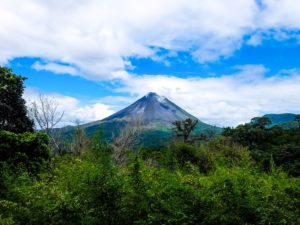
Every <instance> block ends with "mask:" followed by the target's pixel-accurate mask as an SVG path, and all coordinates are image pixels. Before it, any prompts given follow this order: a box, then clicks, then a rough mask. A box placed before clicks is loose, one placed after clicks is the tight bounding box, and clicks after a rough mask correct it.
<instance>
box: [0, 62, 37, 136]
mask: <svg viewBox="0 0 300 225" xmlns="http://www.w3.org/2000/svg"><path fill="white" fill-rule="evenodd" d="M24 80H25V78H24V77H21V76H18V75H15V74H13V73H12V70H11V69H8V68H6V67H0V130H7V131H11V132H16V133H22V132H31V131H33V122H32V121H31V120H30V119H29V118H28V116H27V109H26V106H25V101H24V99H23V98H22V94H23V91H24V86H23V81H24Z"/></svg>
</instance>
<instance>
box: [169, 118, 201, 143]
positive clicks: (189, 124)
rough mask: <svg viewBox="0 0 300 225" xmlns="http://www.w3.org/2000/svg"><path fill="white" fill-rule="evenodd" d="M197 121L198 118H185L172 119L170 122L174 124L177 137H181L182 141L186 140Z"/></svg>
mask: <svg viewBox="0 0 300 225" xmlns="http://www.w3.org/2000/svg"><path fill="white" fill-rule="evenodd" d="M197 123H198V120H193V119H191V118H187V119H185V120H177V121H174V122H173V123H172V124H173V125H174V126H175V129H176V130H175V132H176V135H177V137H183V141H184V142H188V141H189V137H190V134H191V132H192V131H193V130H194V129H195V127H196V125H197Z"/></svg>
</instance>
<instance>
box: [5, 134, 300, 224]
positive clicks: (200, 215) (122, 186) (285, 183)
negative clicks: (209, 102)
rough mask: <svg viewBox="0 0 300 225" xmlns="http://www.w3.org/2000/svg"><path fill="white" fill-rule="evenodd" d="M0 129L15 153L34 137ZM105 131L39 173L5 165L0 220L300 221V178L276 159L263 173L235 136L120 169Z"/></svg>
mask: <svg viewBox="0 0 300 225" xmlns="http://www.w3.org/2000/svg"><path fill="white" fill-rule="evenodd" d="M264 129H265V128H264ZM2 133H3V134H2V136H5V137H6V139H5V143H10V144H11V145H10V146H8V145H7V146H6V145H0V146H6V148H7V149H10V150H11V149H18V148H19V149H21V147H18V145H17V143H22V144H20V146H26V144H24V142H25V143H32V140H34V138H33V137H27V136H26V135H29V134H27V133H24V134H22V135H23V136H22V135H17V134H12V133H9V132H2ZM32 135H36V136H39V135H42V134H30V136H32ZM21 136H22V138H21ZM99 136H101V131H99V134H98V135H97V136H95V137H94V138H93V139H92V140H91V141H89V145H88V146H87V149H86V151H84V152H82V154H80V155H78V154H77V155H72V154H66V155H64V156H62V157H59V156H55V157H54V158H52V160H51V162H50V166H49V167H48V168H49V169H48V170H42V171H40V173H39V174H38V176H36V177H33V176H31V175H30V173H28V172H27V171H26V170H22V171H23V172H22V171H21V172H19V173H17V174H13V173H11V172H10V171H9V170H8V169H5V168H4V169H3V170H2V171H3V176H2V177H3V183H4V184H5V187H6V191H5V192H4V194H3V195H2V196H0V224H9V225H11V224H20V225H23V224H24V225H25V224H45V225H47V224H49V225H50V224H51V225H60V224H64V225H77V224H82V225H90V224H95V225H97V224H99V225H100V224H101V225H110V224H116V225H118V224H120V225H121V224H122V225H131V224H170V225H171V224H172V225H173V224H175V225H176V224H178V225H179V224H180V225H181V224H185V225H189V224H191V225H192V224H202V225H216V224H222V225H223V224H224V225H234V224H237V225H240V224H241V225H249V224H258V225H265V224H274V225H275V224H276V225H277V224H279V225H284V224H289V225H290V224H291V225H296V224H299V223H300V220H299V218H298V217H299V214H300V208H299V205H300V179H299V178H295V177H289V176H287V174H286V173H285V172H282V171H281V169H280V168H278V167H277V166H276V165H274V163H272V160H271V165H270V168H271V169H270V170H269V171H268V172H265V171H263V170H261V169H260V167H258V166H257V165H256V164H255V163H254V162H253V160H252V158H251V156H250V152H249V150H248V149H247V148H246V147H241V146H239V145H237V144H235V143H234V142H232V140H231V138H226V137H219V138H216V139H214V140H211V141H209V142H206V143H201V144H199V143H198V144H197V145H196V144H187V143H173V144H172V145H170V146H169V147H168V148H166V149H161V150H160V151H152V152H151V151H147V150H141V151H132V152H130V153H129V155H128V160H127V164H124V165H122V166H118V165H116V164H114V161H113V160H112V156H111V154H112V152H111V149H110V148H109V145H106V144H104V143H101V142H99ZM0 137H1V136H0ZM289 138H290V141H291V142H292V140H294V141H296V139H297V138H296V137H291V136H290V137H289ZM19 139H20V140H22V141H20V140H19ZM25 139H26V140H28V141H24V140H25ZM9 140H11V141H9ZM12 140H15V141H12ZM0 143H2V142H0ZM37 143H39V142H38V141H37ZM28 146H29V145H28ZM31 147H34V146H32V145H31ZM0 149H1V148H0ZM25 149H29V147H28V148H27V147H26V148H24V149H23V150H24V151H25ZM23 150H22V151H23ZM31 157H33V158H34V154H33V156H30V159H33V158H31ZM274 161H275V159H274ZM15 167H16V168H18V167H19V164H16V166H15Z"/></svg>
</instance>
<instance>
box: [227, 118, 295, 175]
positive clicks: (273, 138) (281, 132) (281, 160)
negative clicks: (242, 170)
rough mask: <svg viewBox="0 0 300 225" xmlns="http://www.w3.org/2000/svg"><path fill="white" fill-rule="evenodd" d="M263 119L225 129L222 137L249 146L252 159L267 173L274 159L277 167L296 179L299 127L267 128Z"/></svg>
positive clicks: (255, 119)
mask: <svg viewBox="0 0 300 225" xmlns="http://www.w3.org/2000/svg"><path fill="white" fill-rule="evenodd" d="M263 118H265V117H263ZM264 120H265V119H263V120H260V119H257V118H254V119H253V120H252V122H251V123H250V124H245V125H240V126H238V127H237V128H235V129H231V128H226V129H225V130H224V132H223V135H225V136H228V137H231V139H232V141H233V142H235V143H238V144H241V145H243V146H245V147H249V150H250V151H251V155H252V157H253V158H254V159H255V160H256V161H257V162H259V163H261V165H262V167H263V168H264V169H265V170H266V171H269V170H270V166H269V165H270V159H271V158H273V160H274V162H275V164H276V165H277V166H281V167H282V168H284V169H285V170H286V171H287V172H288V173H289V174H290V175H293V176H299V175H300V174H299V171H300V138H299V137H300V128H299V127H295V128H290V129H283V128H282V127H280V126H274V127H269V128H268V127H267V124H268V123H267V122H266V121H264ZM253 121H255V122H253Z"/></svg>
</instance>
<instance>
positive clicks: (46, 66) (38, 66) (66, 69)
mask: <svg viewBox="0 0 300 225" xmlns="http://www.w3.org/2000/svg"><path fill="white" fill-rule="evenodd" d="M31 67H32V68H33V69H35V70H38V71H39V70H46V71H51V72H53V73H60V74H70V75H78V72H77V71H76V69H75V68H74V67H72V66H67V65H61V64H58V63H41V62H39V61H37V62H35V63H34V64H32V66H31Z"/></svg>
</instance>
